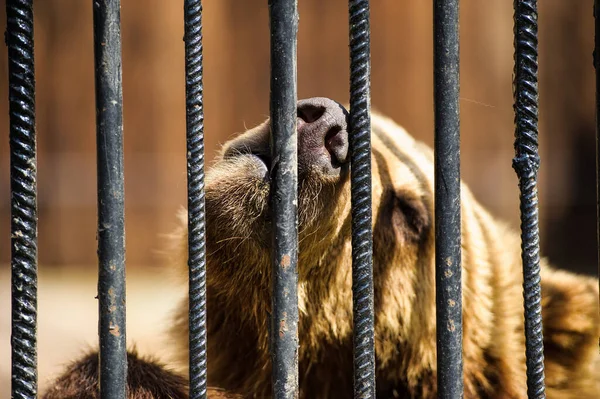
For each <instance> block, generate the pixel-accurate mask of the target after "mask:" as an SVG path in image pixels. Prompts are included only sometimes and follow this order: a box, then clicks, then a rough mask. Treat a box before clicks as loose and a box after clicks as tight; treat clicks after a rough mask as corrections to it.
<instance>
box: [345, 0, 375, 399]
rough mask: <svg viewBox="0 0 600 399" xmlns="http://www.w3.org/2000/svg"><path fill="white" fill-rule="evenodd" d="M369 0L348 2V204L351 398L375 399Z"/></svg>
mask: <svg viewBox="0 0 600 399" xmlns="http://www.w3.org/2000/svg"><path fill="white" fill-rule="evenodd" d="M369 7H370V5H369V1H368V0H350V1H349V2H348V10H349V24H350V32H349V36H350V37H349V42H350V117H349V126H348V128H349V129H348V136H349V137H348V138H349V150H350V165H351V167H350V186H351V187H350V199H351V214H352V311H353V333H354V336H353V355H354V397H355V398H375V327H374V323H375V311H374V305H373V225H372V220H373V219H372V209H371V39H370V34H371V32H370V21H369V19H370V9H369Z"/></svg>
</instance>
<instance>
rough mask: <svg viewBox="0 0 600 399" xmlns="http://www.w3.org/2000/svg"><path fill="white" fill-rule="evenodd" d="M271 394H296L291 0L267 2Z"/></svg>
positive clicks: (294, 25)
mask: <svg viewBox="0 0 600 399" xmlns="http://www.w3.org/2000/svg"><path fill="white" fill-rule="evenodd" d="M269 19H270V26H271V28H270V29H271V43H270V46H271V96H270V113H271V143H272V146H271V156H272V158H271V159H274V160H276V161H275V162H273V164H272V167H271V171H270V172H271V193H270V203H271V215H272V221H273V224H272V226H273V227H272V243H273V246H272V252H271V270H272V274H271V275H272V311H271V334H270V343H271V359H272V364H273V374H272V381H273V397H274V398H277V399H280V398H290V399H291V398H297V397H298V271H297V266H298V209H297V204H298V144H297V137H298V132H297V130H296V115H297V111H296V106H297V101H298V98H297V76H296V61H297V58H296V50H297V35H298V2H297V0H269Z"/></svg>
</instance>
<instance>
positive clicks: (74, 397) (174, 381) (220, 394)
mask: <svg viewBox="0 0 600 399" xmlns="http://www.w3.org/2000/svg"><path fill="white" fill-rule="evenodd" d="M188 389H189V387H188V381H187V379H186V378H185V377H183V376H181V375H179V374H177V373H175V372H174V371H172V370H168V369H167V367H166V366H165V365H164V364H162V363H160V362H158V361H156V360H154V359H152V358H150V357H141V356H139V355H138V353H137V351H136V350H131V351H128V352H127V398H128V399H187V398H189V395H188ZM99 397H100V389H99V381H98V351H91V352H89V353H87V354H84V355H83V356H81V357H80V358H79V359H77V360H75V361H74V362H72V363H71V364H70V365H68V366H67V367H66V368H65V371H64V372H63V373H62V374H61V375H60V376H58V377H57V378H56V380H54V381H53V382H52V384H51V385H50V387H48V389H46V391H45V392H44V394H43V396H42V397H41V398H42V399H98V398H99ZM208 398H209V399H236V398H237V399H240V398H241V397H240V396H239V395H233V394H228V393H226V392H225V391H223V390H220V389H217V388H209V389H208Z"/></svg>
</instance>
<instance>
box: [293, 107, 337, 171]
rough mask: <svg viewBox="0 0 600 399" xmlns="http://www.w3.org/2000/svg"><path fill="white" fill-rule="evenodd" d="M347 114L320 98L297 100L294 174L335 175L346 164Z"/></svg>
mask: <svg viewBox="0 0 600 399" xmlns="http://www.w3.org/2000/svg"><path fill="white" fill-rule="evenodd" d="M347 118H348V112H347V111H346V109H345V108H344V107H343V106H342V105H340V104H338V103H337V102H335V101H333V100H330V99H328V98H324V97H315V98H309V99H305V100H300V101H298V120H297V127H298V169H299V170H298V172H299V173H302V172H306V171H307V170H311V169H312V170H316V171H319V172H321V173H324V174H326V175H338V174H339V173H340V168H341V167H342V166H343V165H344V164H346V163H347V161H348V130H347Z"/></svg>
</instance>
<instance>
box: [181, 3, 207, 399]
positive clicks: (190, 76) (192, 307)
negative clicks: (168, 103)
mask: <svg viewBox="0 0 600 399" xmlns="http://www.w3.org/2000/svg"><path fill="white" fill-rule="evenodd" d="M183 7H184V9H183V14H184V42H185V93H186V129H187V191H188V193H187V194H188V251H189V252H188V267H189V330H190V331H189V373H190V398H192V399H200V398H206V381H207V358H206V213H205V200H204V102H203V86H202V74H203V69H202V2H201V1H200V0H186V1H184V6H183Z"/></svg>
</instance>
